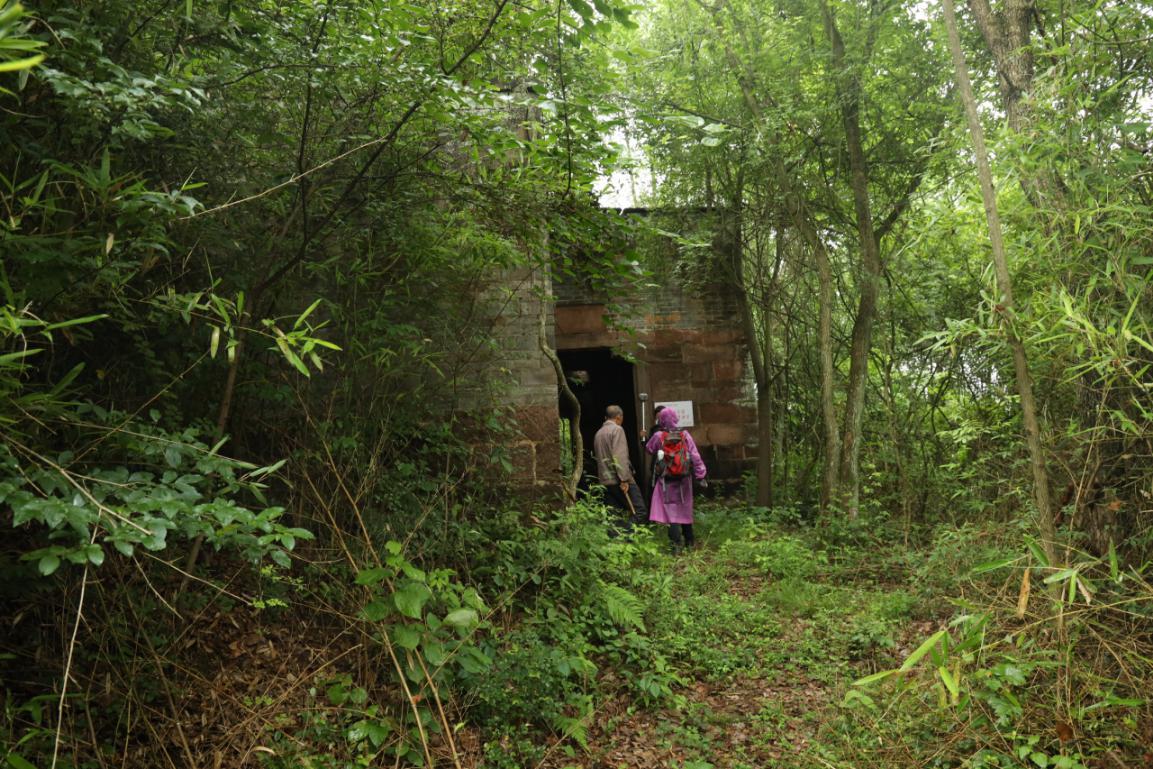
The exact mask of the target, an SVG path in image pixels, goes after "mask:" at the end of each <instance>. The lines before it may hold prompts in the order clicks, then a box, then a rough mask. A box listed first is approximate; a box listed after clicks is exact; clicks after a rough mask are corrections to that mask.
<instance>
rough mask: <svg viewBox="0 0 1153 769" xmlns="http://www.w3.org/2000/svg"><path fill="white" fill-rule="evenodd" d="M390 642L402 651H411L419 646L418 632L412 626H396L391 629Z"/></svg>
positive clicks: (419, 635)
mask: <svg viewBox="0 0 1153 769" xmlns="http://www.w3.org/2000/svg"><path fill="white" fill-rule="evenodd" d="M390 635H391V636H392V642H393V643H395V644H396V645H397V646H399V647H401V648H402V649H408V650H409V651H412V650H413V649H415V648H416V647H418V646H420V637H421V634H420V631H419V630H417V629H416V628H414V627H413V626H412V625H396V626H394V627H393V628H392V633H391V634H390Z"/></svg>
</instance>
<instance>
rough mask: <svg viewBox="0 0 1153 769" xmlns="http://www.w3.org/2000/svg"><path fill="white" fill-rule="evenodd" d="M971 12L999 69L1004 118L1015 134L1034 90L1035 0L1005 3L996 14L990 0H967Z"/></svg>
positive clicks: (1024, 121) (1025, 117) (998, 75)
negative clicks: (1032, 34)
mask: <svg viewBox="0 0 1153 769" xmlns="http://www.w3.org/2000/svg"><path fill="white" fill-rule="evenodd" d="M968 2H969V10H970V11H972V12H973V19H974V20H975V21H976V22H977V29H979V30H980V31H981V37H982V38H983V39H984V40H985V45H987V46H988V47H989V52H990V53H991V54H993V63H994V65H995V67H996V70H997V80H998V85H999V88H1000V91H1001V103H1002V106H1004V108H1005V119H1006V122H1008V124H1009V128H1011V129H1012V130H1013V131H1014V132H1015V133H1019V132H1020V131H1021V129H1023V128H1024V127H1025V125H1026V123H1027V114H1026V105H1025V104H1024V100H1025V99H1026V98H1027V97H1028V96H1029V94H1030V92H1031V91H1032V90H1033V72H1034V68H1033V50H1032V48H1031V47H1030V45H1029V32H1030V29H1031V28H1032V20H1033V15H1034V14H1035V13H1036V8H1035V6H1034V0H1006V1H1005V2H1004V3H1003V7H1002V9H1001V10H999V11H994V10H993V8H992V6H991V5H990V4H989V0H968Z"/></svg>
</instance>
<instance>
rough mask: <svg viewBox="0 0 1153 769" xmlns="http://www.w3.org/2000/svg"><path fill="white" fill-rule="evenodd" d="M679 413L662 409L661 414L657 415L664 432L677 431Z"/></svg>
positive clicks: (658, 422)
mask: <svg viewBox="0 0 1153 769" xmlns="http://www.w3.org/2000/svg"><path fill="white" fill-rule="evenodd" d="M678 422H679V420H678V419H677V412H676V411H674V410H673V409H670V408H663V409H661V413H659V414H657V424H658V425H660V428H661V429H662V430H665V431H668V430H675V429H677V424H678Z"/></svg>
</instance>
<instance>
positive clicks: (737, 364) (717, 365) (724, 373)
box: [713, 358, 745, 381]
mask: <svg viewBox="0 0 1153 769" xmlns="http://www.w3.org/2000/svg"><path fill="white" fill-rule="evenodd" d="M744 368H745V367H744V366H743V365H741V361H740V360H739V359H736V358H730V359H729V360H718V361H714V362H713V376H714V377H716V378H717V379H718V380H719V381H739V380H740V378H741V375H742V374H743V373H744Z"/></svg>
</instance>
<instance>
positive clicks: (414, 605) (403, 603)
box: [392, 582, 432, 619]
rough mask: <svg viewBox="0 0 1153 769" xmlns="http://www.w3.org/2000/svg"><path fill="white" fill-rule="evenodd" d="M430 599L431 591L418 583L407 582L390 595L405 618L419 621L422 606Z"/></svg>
mask: <svg viewBox="0 0 1153 769" xmlns="http://www.w3.org/2000/svg"><path fill="white" fill-rule="evenodd" d="M431 598H432V591H431V590H429V589H428V586H427V585H423V584H421V583H420V582H407V583H405V585H404V587H402V588H401V589H400V590H397V591H396V592H395V593H393V594H392V600H393V603H395V604H396V608H397V609H398V610H400V613H401V614H403V615H404V616H406V617H412V618H413V619H420V615H421V612H422V610H423V609H424V605H425V604H426V603H428V601H429V600H430V599H431Z"/></svg>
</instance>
